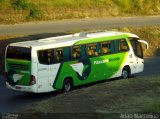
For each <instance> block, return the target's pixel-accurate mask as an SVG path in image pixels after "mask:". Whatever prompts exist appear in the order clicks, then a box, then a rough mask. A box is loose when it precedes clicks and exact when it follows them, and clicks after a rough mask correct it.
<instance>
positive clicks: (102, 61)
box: [94, 59, 109, 65]
mask: <svg viewBox="0 0 160 119" xmlns="http://www.w3.org/2000/svg"><path fill="white" fill-rule="evenodd" d="M108 62H109V59H106V60H97V61H94V65H96V64H104V63H108Z"/></svg>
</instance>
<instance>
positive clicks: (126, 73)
mask: <svg viewBox="0 0 160 119" xmlns="http://www.w3.org/2000/svg"><path fill="white" fill-rule="evenodd" d="M129 77H130V70H129V68H127V67H124V69H123V70H122V79H127V78H129Z"/></svg>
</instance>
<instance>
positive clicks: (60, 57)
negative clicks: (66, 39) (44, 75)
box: [55, 48, 63, 62]
mask: <svg viewBox="0 0 160 119" xmlns="http://www.w3.org/2000/svg"><path fill="white" fill-rule="evenodd" d="M55 58H56V62H62V61H63V49H62V48H60V49H56V51H55Z"/></svg>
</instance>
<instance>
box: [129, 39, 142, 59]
mask: <svg viewBox="0 0 160 119" xmlns="http://www.w3.org/2000/svg"><path fill="white" fill-rule="evenodd" d="M130 43H131V45H132V48H133V51H134V54H135V55H136V56H137V57H140V58H143V50H142V44H141V43H140V42H138V39H136V38H130Z"/></svg>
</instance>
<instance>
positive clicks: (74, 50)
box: [5, 31, 148, 93]
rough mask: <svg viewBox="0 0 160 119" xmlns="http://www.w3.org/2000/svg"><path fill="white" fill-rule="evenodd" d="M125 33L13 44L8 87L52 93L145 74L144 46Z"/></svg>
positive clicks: (9, 51) (7, 63)
mask: <svg viewBox="0 0 160 119" xmlns="http://www.w3.org/2000/svg"><path fill="white" fill-rule="evenodd" d="M141 43H145V44H146V46H147V47H148V43H147V42H146V41H144V40H139V37H138V36H137V35H134V34H131V33H123V32H112V31H105V32H95V33H76V34H72V35H65V36H58V37H51V38H45V39H40V40H35V41H27V42H18V43H12V44H9V45H8V46H7V48H6V55H5V72H6V73H5V75H6V85H7V87H8V88H9V89H13V90H16V91H25V92H33V93H43V92H51V91H55V90H61V89H64V90H65V91H70V90H71V88H73V87H74V86H80V85H84V84H88V83H92V82H97V81H102V80H107V79H111V78H115V77H122V78H128V77H129V76H130V75H131V74H135V73H139V72H142V71H143V69H144V59H143V51H142V44H141Z"/></svg>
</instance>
